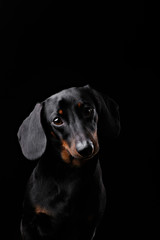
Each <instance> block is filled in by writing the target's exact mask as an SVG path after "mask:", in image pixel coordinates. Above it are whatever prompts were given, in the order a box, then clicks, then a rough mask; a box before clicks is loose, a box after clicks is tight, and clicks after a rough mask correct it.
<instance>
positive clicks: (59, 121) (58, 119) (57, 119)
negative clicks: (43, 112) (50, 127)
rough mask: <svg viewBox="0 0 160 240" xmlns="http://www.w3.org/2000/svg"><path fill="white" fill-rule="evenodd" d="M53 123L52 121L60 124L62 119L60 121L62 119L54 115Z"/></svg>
mask: <svg viewBox="0 0 160 240" xmlns="http://www.w3.org/2000/svg"><path fill="white" fill-rule="evenodd" d="M53 123H54V124H55V125H62V124H63V121H62V119H61V118H60V117H55V118H54V119H53Z"/></svg>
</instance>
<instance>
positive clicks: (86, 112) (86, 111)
mask: <svg viewBox="0 0 160 240" xmlns="http://www.w3.org/2000/svg"><path fill="white" fill-rule="evenodd" d="M93 111H94V109H93V108H92V107H84V115H85V117H91V116H92V115H93Z"/></svg>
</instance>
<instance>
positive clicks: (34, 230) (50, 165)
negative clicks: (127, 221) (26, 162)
mask: <svg viewBox="0 0 160 240" xmlns="http://www.w3.org/2000/svg"><path fill="white" fill-rule="evenodd" d="M119 131H120V122H119V111H118V105H117V104H116V103H115V102H114V101H113V100H112V99H110V98H107V99H104V98H103V97H102V96H101V95H100V94H99V93H98V92H97V91H95V90H93V89H91V88H90V87H89V86H88V85H87V86H84V87H79V88H70V89H66V90H63V91H61V92H59V93H57V94H54V95H53V96H51V97H49V98H48V99H46V100H45V101H44V102H42V103H38V104H36V106H35V108H34V109H33V111H32V112H31V114H30V115H29V116H28V117H27V118H26V119H25V120H24V121H23V123H22V125H21V126H20V128H19V131H18V139H19V143H20V146H21V149H22V152H23V154H24V156H25V157H26V158H27V159H30V160H34V159H39V161H38V164H37V166H36V167H35V169H34V171H33V173H32V175H31V177H30V179H29V182H28V185H27V190H26V195H25V200H24V212H23V217H22V221H21V234H22V238H23V239H24V240H40V239H41V240H42V239H44V240H51V239H52V240H62V239H63V240H64V239H69V240H91V239H93V237H94V234H95V231H96V228H97V226H98V224H99V222H100V220H101V218H102V216H103V213H104V210H105V204H106V193H105V188H104V185H103V182H102V172H101V167H100V163H99V160H98V151H99V143H98V139H99V138H100V137H101V134H103V135H104V134H105V135H106V137H115V136H118V134H119Z"/></svg>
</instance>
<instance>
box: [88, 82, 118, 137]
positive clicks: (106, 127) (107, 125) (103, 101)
mask: <svg viewBox="0 0 160 240" xmlns="http://www.w3.org/2000/svg"><path fill="white" fill-rule="evenodd" d="M85 87H86V88H88V89H90V91H91V94H92V97H93V98H94V100H95V105H96V108H97V112H98V130H99V132H101V133H102V134H103V135H106V136H108V137H113V138H114V137H118V135H119V133H120V115H119V106H118V104H117V103H116V102H115V101H114V100H113V99H112V98H110V97H108V96H105V95H103V94H101V93H99V92H98V91H96V90H94V89H92V88H90V87H89V86H85Z"/></svg>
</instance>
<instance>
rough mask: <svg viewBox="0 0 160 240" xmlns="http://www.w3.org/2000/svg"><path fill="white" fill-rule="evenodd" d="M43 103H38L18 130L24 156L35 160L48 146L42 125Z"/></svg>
mask: <svg viewBox="0 0 160 240" xmlns="http://www.w3.org/2000/svg"><path fill="white" fill-rule="evenodd" d="M41 109H42V104H40V103H37V104H36V106H35V107H34V109H33V111H32V112H31V113H30V115H29V116H28V117H27V118H26V119H25V120H24V121H23V123H22V124H21V126H20V128H19V130H18V134H17V135H18V140H19V143H20V146H21V149H22V152H23V154H24V156H25V157H26V158H27V159H29V160H35V159H37V158H39V157H41V156H42V154H43V153H44V151H45V148H46V142H47V139H46V135H45V133H44V130H43V127H42V125H41Z"/></svg>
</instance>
